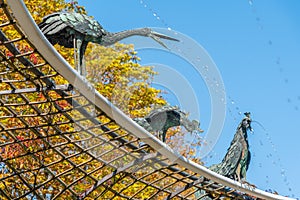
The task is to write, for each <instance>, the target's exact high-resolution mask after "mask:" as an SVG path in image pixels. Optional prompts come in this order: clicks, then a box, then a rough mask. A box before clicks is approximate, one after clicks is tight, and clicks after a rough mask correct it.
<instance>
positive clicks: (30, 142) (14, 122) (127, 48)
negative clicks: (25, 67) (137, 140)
mask: <svg viewBox="0 0 300 200" xmlns="http://www.w3.org/2000/svg"><path fill="white" fill-rule="evenodd" d="M25 4H26V5H27V7H28V9H29V11H30V13H31V14H32V16H33V18H34V20H35V21H36V23H40V22H41V20H42V17H44V16H46V15H48V14H51V13H53V12H58V11H62V10H69V11H70V10H73V11H76V12H81V13H85V12H86V11H85V9H84V7H82V6H79V5H78V4H77V3H76V1H75V3H74V2H73V3H65V1H64V0H51V1H44V0H25ZM0 20H1V21H2V22H5V21H7V20H8V19H6V17H5V15H3V13H1V12H0ZM2 31H3V32H5V34H6V35H7V36H8V37H9V39H17V38H20V37H21V36H20V34H19V33H18V32H16V31H15V30H14V29H13V27H12V26H7V27H4V28H3V29H2ZM15 45H16V46H17V47H18V49H19V50H20V51H21V52H23V53H24V52H31V51H33V49H31V48H30V45H29V44H27V43H25V42H16V44H15ZM55 47H56V49H57V50H58V52H59V53H60V54H61V55H62V56H63V57H64V58H65V59H66V60H67V61H68V62H69V63H70V64H71V65H72V66H74V59H73V58H74V55H73V53H74V51H73V49H68V48H64V47H61V46H59V45H56V46H55ZM1 48H3V47H1ZM0 50H1V53H3V54H5V56H6V57H7V58H8V59H10V61H11V62H13V63H14V64H15V65H18V62H19V61H18V60H17V59H14V58H13V55H12V54H11V53H10V52H7V51H6V52H5V51H4V49H0ZM32 55H33V56H32ZM85 55H86V57H85V60H86V66H87V70H88V71H87V72H88V75H87V79H88V80H89V81H90V82H91V83H92V84H94V86H95V88H96V89H97V90H98V91H99V92H100V93H101V94H102V95H104V96H105V97H106V98H107V99H109V100H110V101H111V102H112V103H114V104H115V105H116V106H117V107H119V108H120V109H122V110H123V111H124V112H125V113H126V114H128V115H129V116H130V117H143V116H145V115H146V114H148V113H149V111H150V110H151V109H152V108H153V107H156V106H157V105H164V104H166V101H165V100H164V99H163V98H162V97H161V96H160V92H161V91H160V90H158V89H155V88H153V87H152V86H151V81H152V79H153V76H155V75H156V74H157V73H156V72H155V71H154V69H153V67H151V66H141V65H140V64H139V61H140V58H139V57H138V56H137V52H136V51H135V50H134V47H133V45H125V44H119V43H118V44H115V45H113V46H111V47H102V46H100V45H96V44H89V45H88V48H87V50H86V54H85ZM28 59H29V60H30V61H31V62H33V64H40V63H44V60H43V59H42V58H40V57H39V56H37V55H35V54H31V56H29V57H28ZM0 67H1V68H2V67H5V66H0ZM51 70H52V69H51V68H50V67H49V66H48V67H47V65H45V66H44V67H43V68H41V71H42V72H47V74H48V75H51V74H55V71H54V70H52V71H51ZM9 76H10V77H8V76H7V77H5V78H7V79H9V80H18V79H21V78H22V76H21V74H19V73H18V72H15V73H10V75H9ZM54 79H55V82H56V83H57V84H68V83H67V81H66V80H65V79H64V78H63V77H60V76H57V77H54ZM14 85H15V86H16V87H17V88H18V89H20V88H30V87H31V88H34V87H35V85H30V84H29V85H28V84H25V82H24V81H23V82H20V83H15V84H14ZM11 89H12V88H11V87H10V86H9V84H4V83H0V90H11ZM47 95H48V96H49V97H51V99H52V100H53V101H54V100H55V103H56V107H55V106H53V105H52V104H49V103H43V102H44V101H45V100H46V97H45V96H44V94H43V93H42V92H36V93H34V94H30V95H27V94H24V96H25V97H26V98H27V99H28V100H30V102H37V103H38V104H37V105H38V109H39V110H42V111H43V113H42V114H45V115H46V114H47V113H49V111H50V110H51V111H52V112H58V111H59V110H65V109H71V108H72V105H70V104H68V102H67V101H65V100H61V97H60V96H59V95H58V94H57V93H56V92H53V91H51V92H48V94H47ZM22 101H24V100H23V99H22V98H15V96H14V95H11V96H10V98H8V99H7V102H6V103H24V102H22ZM15 112H16V113H17V114H20V115H24V114H28V115H29V114H33V113H34V112H35V111H34V110H32V109H31V106H28V105H26V104H24V106H19V107H16V109H15ZM5 115H6V112H5V109H1V110H0V117H1V116H5ZM23 120H25V121H26V123H27V124H28V125H29V126H39V125H45V124H47V123H48V122H47V121H45V120H44V119H43V118H40V117H27V118H24V119H23ZM101 121H102V122H106V121H109V120H108V119H101ZM0 123H1V124H5V125H6V126H10V127H22V126H23V123H22V122H20V121H19V119H16V118H1V119H0ZM52 123H62V125H60V130H62V131H64V133H72V140H74V141H76V140H78V141H79V140H82V139H83V138H85V137H88V136H86V135H84V133H81V132H80V133H77V132H75V128H74V126H73V125H72V123H69V120H68V119H66V117H65V116H64V115H59V114H57V115H56V117H55V118H54V119H52ZM109 127H110V128H111V129H116V132H117V133H118V134H120V135H122V134H124V133H122V131H121V130H118V127H117V126H115V127H114V125H110V126H109ZM23 128H24V127H23ZM176 130H177V131H176ZM95 132H96V131H95ZM1 134H3V135H2V137H0V143H10V144H8V145H5V146H4V147H3V148H1V149H0V153H1V158H2V159H4V160H5V159H7V160H11V163H10V166H11V167H15V168H18V169H20V170H27V171H29V172H30V171H35V170H38V169H37V166H39V164H40V163H39V162H38V161H42V163H43V165H45V166H47V165H48V164H51V163H53V162H55V164H51V166H50V167H49V168H50V169H51V171H52V172H53V173H54V174H61V173H63V172H65V171H68V173H66V174H64V175H62V176H60V180H62V181H64V182H65V183H67V184H71V183H73V182H76V181H77V182H78V184H76V185H75V186H74V188H72V189H73V190H74V191H75V192H76V193H78V194H80V193H83V192H85V191H86V190H88V189H89V188H90V187H91V186H92V185H94V184H95V181H94V180H91V179H90V178H82V177H83V174H82V172H80V171H78V170H76V169H74V166H73V165H72V164H70V162H67V161H66V160H64V158H63V156H62V155H60V154H58V153H57V152H55V151H54V150H53V149H49V150H45V148H46V149H47V145H48V143H46V142H45V141H44V140H42V139H40V138H38V137H37V135H36V133H33V132H31V131H30V130H29V129H28V130H27V129H25V130H22V131H15V132H14V133H13V134H14V138H12V137H10V136H9V135H5V134H6V133H5V132H3V133H1ZM39 134H40V136H45V137H47V139H48V140H49V142H50V143H51V144H52V145H60V144H65V143H68V141H66V139H65V138H64V137H61V136H60V135H57V134H55V130H53V129H52V128H48V130H47V133H46V132H45V130H44V129H41V131H40V133H39ZM97 134H102V131H101V130H98V133H97ZM177 134H179V136H180V131H179V129H175V130H173V132H172V131H170V134H168V135H169V137H173V136H174V135H177ZM128 137H129V136H128ZM4 138H8V139H7V140H5V139H4ZM176 141H178V139H177V140H174V144H175V143H176ZM96 142H97V141H96V140H95V144H96ZM108 148H111V147H108V146H105V145H102V146H101V148H99V149H96V150H95V152H96V151H97V153H99V154H101V153H104V152H105V151H107V150H109V149H108ZM186 150H187V149H183V150H182V152H183V153H184V154H185V155H186V156H187V157H192V156H191V155H194V152H193V151H190V149H189V150H188V151H186ZM74 152H76V147H75V145H73V144H67V145H64V151H63V154H64V156H72V154H73V153H74ZM115 152H116V151H115ZM28 153H32V154H34V155H35V159H33V157H32V156H30V155H27V154H28ZM121 153H122V152H121V151H120V152H118V153H117V154H116V153H115V154H113V153H112V154H107V156H108V157H110V158H107V159H110V160H111V159H113V158H115V157H116V156H119V155H118V154H121ZM14 158H15V159H14ZM89 159H90V158H89V156H87V155H85V154H80V155H78V156H74V157H72V159H70V160H72V163H73V164H76V165H80V164H82V163H86V164H85V166H86V168H87V172H88V173H89V172H93V177H94V178H95V179H97V180H100V179H102V178H103V177H105V176H106V175H108V174H110V173H112V172H113V171H114V169H113V168H111V167H103V166H102V167H101V163H100V162H95V161H92V162H87V161H89ZM132 159H133V158H131V157H130V156H124V157H123V162H124V163H125V164H127V163H130V162H132ZM7 171H9V170H7ZM9 173H10V172H7V174H9ZM44 173H45V172H40V173H39V175H38V176H34V175H33V174H30V173H28V174H27V175H26V179H27V180H29V182H30V183H31V184H32V185H33V184H35V183H44V182H47V178H48V177H47V174H44ZM3 176H5V175H4V174H2V173H1V174H0V178H3ZM141 176H142V174H141ZM161 176H162V175H161V174H152V175H151V176H149V180H148V181H149V182H152V181H153V180H155V179H157V178H158V177H161ZM116 178H117V176H116ZM126 181H127V182H128V181H130V180H126V179H123V180H122V182H118V183H116V184H114V186H113V187H114V189H115V190H116V191H121V190H123V189H124V186H125V185H126V184H125V182H126ZM164 181H165V182H161V184H162V185H164V184H170V183H173V181H174V180H172V179H169V180H168V179H165V180H164ZM14 182H15V183H17V184H16V185H17V187H18V188H17V187H15V188H14V186H13V183H14ZM106 184H107V186H109V185H110V184H112V183H111V182H107V183H106ZM4 185H5V188H13V189H12V190H20V191H26V190H28V188H26V186H24V184H22V181H21V180H19V179H18V178H15V177H14V176H12V177H10V178H8V179H4V181H2V182H0V190H2V189H3V190H4ZM144 188H145V184H144V183H142V182H135V183H133V184H132V185H131V186H130V187H128V188H126V189H124V191H123V193H124V194H126V195H129V196H130V195H133V194H136V193H137V195H136V197H137V198H141V199H147V198H148V197H150V196H152V195H153V194H155V193H156V192H157V189H155V188H152V187H151V186H147V187H146V189H144ZM62 189H63V188H62V185H61V184H60V183H58V182H57V180H54V181H49V182H47V183H46V184H45V186H44V188H43V189H41V190H42V191H43V195H46V194H51V195H50V196H54V195H56V194H57V193H58V192H59V191H61V190H62ZM5 190H7V189H5ZM104 190H105V188H103V186H101V187H99V188H97V189H96V190H95V191H94V192H93V193H92V196H93V195H95V196H97V195H99V194H101V193H102V192H103V191H104ZM139 191H142V192H139ZM11 195H12V196H14V194H11ZM109 195H110V194H109V192H106V193H105V194H104V197H109ZM16 196H17V195H16ZM69 196H70V194H69V193H68V192H65V193H62V194H60V196H59V198H61V199H70V197H69ZM163 197H164V195H162V196H161V199H162V198H163ZM0 198H1V196H0ZM116 199H117V198H116ZM158 199H160V198H158Z"/></svg>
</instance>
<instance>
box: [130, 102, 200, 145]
mask: <svg viewBox="0 0 300 200" xmlns="http://www.w3.org/2000/svg"><path fill="white" fill-rule="evenodd" d="M133 120H134V121H135V122H137V123H138V124H139V125H140V126H142V127H144V128H145V129H146V130H147V131H149V132H159V134H160V139H161V140H162V141H163V142H165V141H166V134H167V131H168V129H169V128H171V127H175V126H183V127H185V129H186V130H187V131H189V132H193V131H198V132H203V130H202V129H201V128H200V127H199V126H200V122H199V121H197V120H192V121H191V120H189V119H188V115H187V113H185V112H183V111H182V110H180V109H179V108H178V107H177V106H169V105H167V106H163V107H161V108H157V109H154V110H152V111H151V112H150V113H149V114H148V115H147V116H146V117H144V118H135V119H133Z"/></svg>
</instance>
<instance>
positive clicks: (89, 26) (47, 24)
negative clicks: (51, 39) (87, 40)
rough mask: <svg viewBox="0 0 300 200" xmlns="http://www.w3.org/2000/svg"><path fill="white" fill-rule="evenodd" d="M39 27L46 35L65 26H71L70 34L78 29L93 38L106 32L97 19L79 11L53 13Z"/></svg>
mask: <svg viewBox="0 0 300 200" xmlns="http://www.w3.org/2000/svg"><path fill="white" fill-rule="evenodd" d="M39 27H40V29H41V31H42V32H43V33H44V34H45V35H46V36H47V35H55V34H59V33H60V32H61V31H63V30H64V29H65V28H69V31H70V34H72V31H73V32H74V33H75V31H76V32H79V33H81V34H83V35H84V36H90V37H92V38H93V37H94V38H97V37H101V36H102V35H104V34H106V32H105V30H104V29H103V27H102V26H101V25H100V24H99V23H98V22H97V21H96V20H93V19H91V18H90V17H88V16H86V15H83V14H79V13H68V12H57V13H52V14H50V15H47V16H46V17H44V18H43V21H42V23H40V24H39ZM74 33H73V34H74Z"/></svg>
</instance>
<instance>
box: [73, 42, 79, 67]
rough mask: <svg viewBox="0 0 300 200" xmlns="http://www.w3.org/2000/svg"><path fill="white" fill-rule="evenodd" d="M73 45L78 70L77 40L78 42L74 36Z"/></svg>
mask: <svg viewBox="0 0 300 200" xmlns="http://www.w3.org/2000/svg"><path fill="white" fill-rule="evenodd" d="M73 46H74V65H75V68H76V70H77V71H78V65H77V63H78V58H77V51H76V49H77V42H76V37H74V38H73Z"/></svg>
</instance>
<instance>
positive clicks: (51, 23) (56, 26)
mask: <svg viewBox="0 0 300 200" xmlns="http://www.w3.org/2000/svg"><path fill="white" fill-rule="evenodd" d="M60 15H61V13H52V14H50V15H47V16H46V17H44V18H43V21H42V22H41V23H40V24H39V28H40V29H41V31H42V32H43V33H44V35H46V36H49V35H54V34H56V33H58V32H60V31H61V30H63V29H64V28H66V27H67V26H68V25H67V24H65V23H64V22H63V21H62V20H61V19H60Z"/></svg>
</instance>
